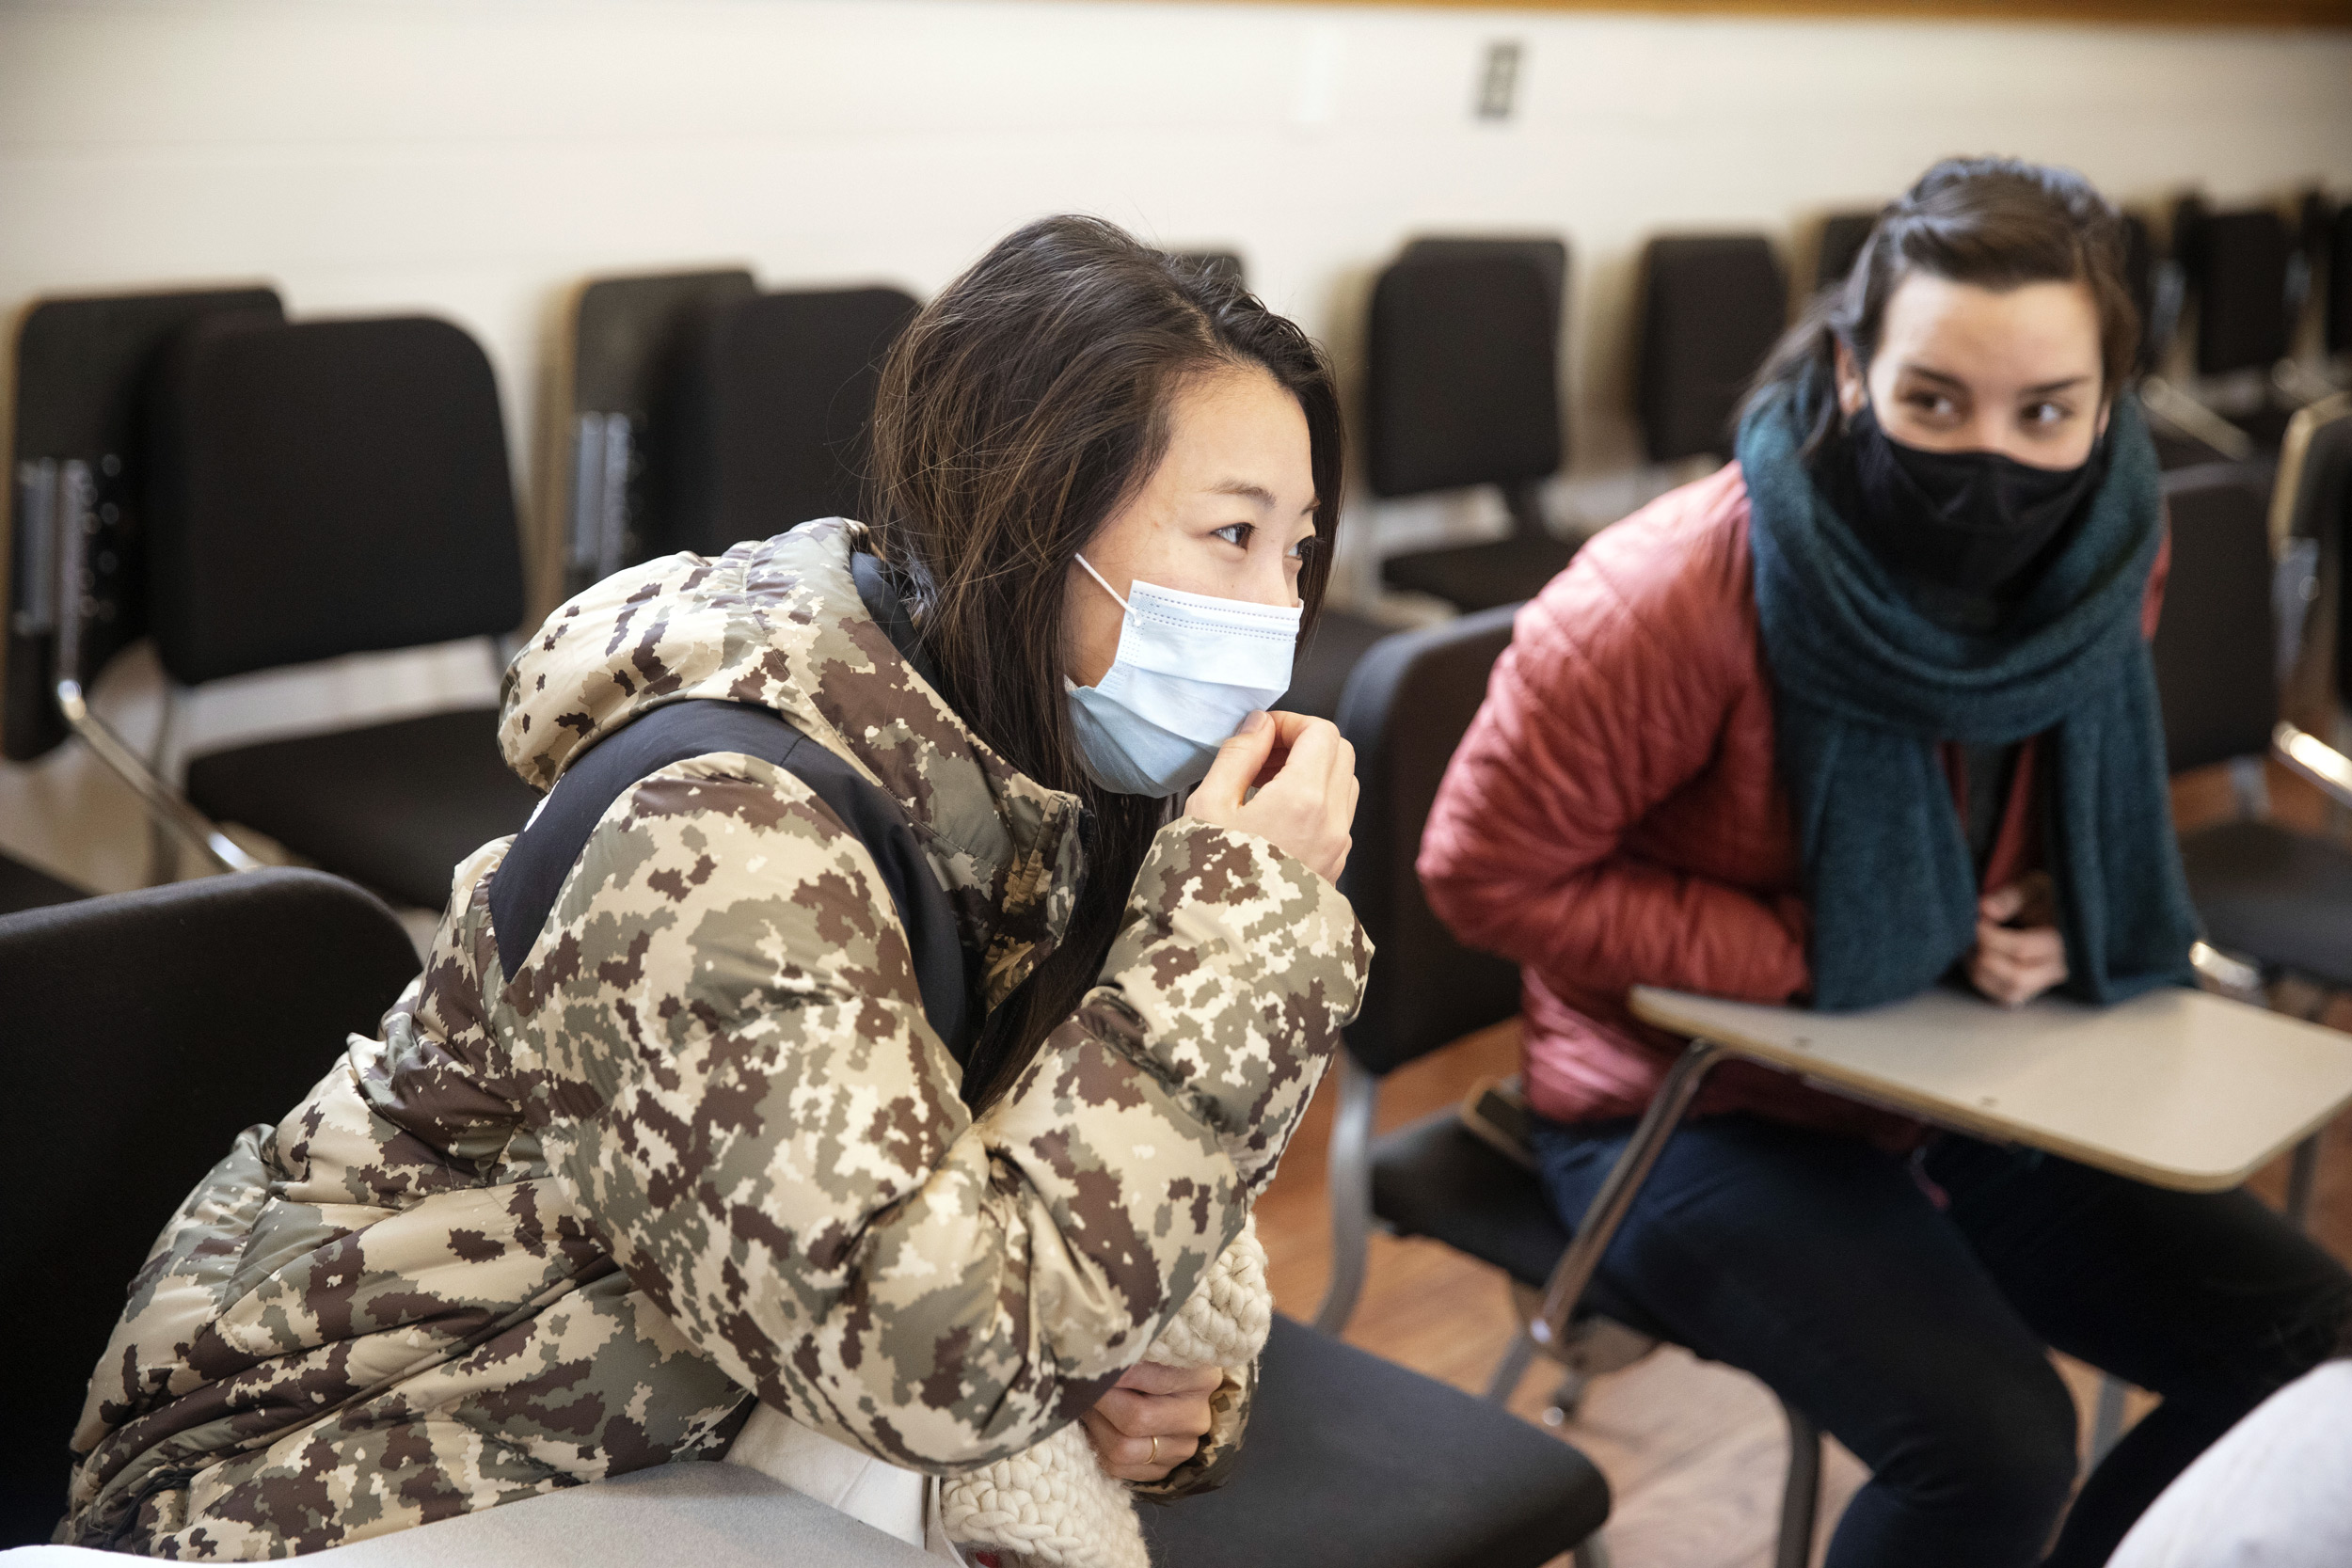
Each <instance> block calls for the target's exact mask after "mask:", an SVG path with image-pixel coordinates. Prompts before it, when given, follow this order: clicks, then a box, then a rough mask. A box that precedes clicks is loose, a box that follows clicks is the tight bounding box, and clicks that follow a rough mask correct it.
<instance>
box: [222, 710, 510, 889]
mask: <svg viewBox="0 0 2352 1568" xmlns="http://www.w3.org/2000/svg"><path fill="white" fill-rule="evenodd" d="M188 799H189V800H193V801H194V802H195V803H196V807H197V809H198V810H199V811H201V812H203V813H204V814H205V815H206V816H210V817H212V818H213V819H214V820H215V821H219V822H238V823H242V824H244V825H245V826H246V827H248V828H252V829H254V830H256V831H257V832H264V833H267V834H268V835H269V836H270V837H272V838H274V839H276V840H277V841H278V843H280V844H282V845H284V846H285V847H287V848H289V849H291V850H293V851H294V853H295V854H297V855H300V856H302V857H303V858H304V859H306V860H310V861H314V862H316V863H318V864H320V865H322V866H325V867H326V869H327V870H329V871H333V872H336V873H338V874H339V875H342V876H345V877H348V878H350V879H352V880H354V881H356V882H362V883H365V884H366V885H367V886H369V887H372V888H373V889H375V890H376V891H377V892H379V893H382V894H384V895H386V896H388V897H389V898H391V899H393V900H395V901H397V902H400V903H404V904H409V905H413V906H415V907H416V908H419V909H426V910H437V909H439V908H440V907H441V906H442V905H443V904H444V903H446V902H448V899H449V879H450V873H451V871H452V870H453V869H454V868H455V866H456V864H457V863H458V862H459V861H461V860H463V859H464V858H465V857H466V856H468V855H469V854H471V853H473V851H474V850H476V849H478V848H480V847H482V846H483V845H485V844H486V843H488V842H489V841H490V840H491V839H494V838H498V837H501V836H502V835H504V834H507V833H511V832H517V831H518V830H520V829H521V827H522V825H523V820H524V819H525V818H526V817H528V816H530V815H531V812H532V807H533V806H535V805H537V804H538V803H539V793H538V791H536V790H534V789H532V787H531V786H530V785H529V784H525V783H523V782H522V780H520V779H518V778H516V776H515V774H514V773H513V772H512V771H511V770H510V769H509V768H507V766H506V764H505V762H504V760H503V759H501V757H500V755H499V749H498V712H497V710H496V709H494V708H466V709H460V710H458V711H456V712H453V713H433V714H427V715H425V716H424V717H422V718H421V719H402V720H398V721H394V722H392V723H389V724H374V725H370V726H369V727H367V728H365V729H357V730H336V731H332V732H330V733H328V734H326V735H306V736H296V737H295V738H294V739H291V740H270V741H263V742H262V743H261V744H259V745H254V746H240V747H237V748H235V749H233V750H230V751H226V752H211V753H210V754H208V755H205V756H200V757H198V758H196V759H195V760H194V761H192V762H190V763H189V764H188Z"/></svg>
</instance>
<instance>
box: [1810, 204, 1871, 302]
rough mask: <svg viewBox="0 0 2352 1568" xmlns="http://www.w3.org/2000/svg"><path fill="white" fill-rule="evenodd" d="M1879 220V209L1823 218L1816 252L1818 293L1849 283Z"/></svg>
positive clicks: (1815, 263) (1814, 283)
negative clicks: (1871, 231) (1877, 211)
mask: <svg viewBox="0 0 2352 1568" xmlns="http://www.w3.org/2000/svg"><path fill="white" fill-rule="evenodd" d="M1878 223H1879V215H1878V214H1876V213H1875V212H1871V213H1862V212H1853V213H1832V214H1829V216H1827V217H1825V218H1823V219H1822V220H1821V229H1820V235H1819V237H1818V239H1817V240H1816V242H1815V245H1814V251H1813V292H1814V293H1820V292H1821V291H1822V290H1824V289H1836V288H1843V287H1844V286H1845V282H1846V278H1847V276H1848V275H1849V274H1851V272H1852V271H1853V264H1854V263H1855V262H1856V261H1860V260H1861V259H1862V247H1863V246H1864V245H1867V244H1868V243H1869V239H1870V230H1873V229H1876V228H1877V227H1878Z"/></svg>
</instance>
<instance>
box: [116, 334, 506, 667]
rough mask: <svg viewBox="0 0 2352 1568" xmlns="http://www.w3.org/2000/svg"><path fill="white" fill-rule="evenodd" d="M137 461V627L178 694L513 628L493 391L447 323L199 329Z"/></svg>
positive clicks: (471, 346)
mask: <svg viewBox="0 0 2352 1568" xmlns="http://www.w3.org/2000/svg"><path fill="white" fill-rule="evenodd" d="M149 456H150V463H149V474H148V519H149V527H150V536H149V572H148V578H147V592H148V605H149V613H150V617H151V621H152V623H153V625H154V628H155V645H156V651H157V653H158V654H159V655H160V656H161V657H162V659H163V664H164V668H165V669H166V670H167V671H168V672H170V673H171V675H172V677H173V678H174V679H176V680H180V681H184V682H187V683H188V684H190V685H194V684H196V683H198V682H201V681H208V680H215V679H218V678H219V677H221V676H224V675H235V674H242V673H246V671H250V670H264V669H269V668H272V667H275V666H278V665H284V664H300V663H306V662H308V661H310V660H312V659H321V658H332V657H336V656H338V655H342V654H352V653H364V652H368V651H371V650H374V649H386V648H408V647H418V646H421V645H423V644H426V643H431V642H447V641H455V640H456V639H459V638H465V637H482V636H490V635H495V634H497V633H501V632H506V631H512V630H513V629H515V627H516V626H518V625H519V624H520V623H521V621H522V617H523V580H522V541H521V539H520V537H519V536H518V534H517V532H516V518H515V492H514V483H513V480H512V478H511V476H510V474H509V472H508V468H507V459H506V428H505V424H504V422H503V420H501V415H500V412H499V399H498V385H497V382H496V380H495V379H494V378H493V376H492V374H491V372H490V361H489V359H488V358H487V357H486V356H485V355H484V354H483V352H482V347H481V345H480V344H479V343H477V342H475V341H473V339H472V338H471V337H470V336H469V335H468V334H467V333H466V331H465V330H464V329H463V328H462V327H458V326H455V325H452V324H451V323H448V322H445V321H437V320H434V319H431V318H429V317H421V316H406V317H389V318H382V319H377V320H370V321H319V322H298V323H294V324H291V325H290V324H288V323H285V322H281V321H275V320H270V319H267V318H262V317H250V316H213V317H207V318H205V319H203V320H201V321H199V322H197V323H195V324H193V325H190V326H188V327H187V328H186V329H184V330H183V332H182V333H181V334H180V336H179V338H178V340H177V341H175V342H174V343H173V344H172V347H171V349H170V350H169V352H168V353H167V356H166V358H165V362H164V365H163V369H162V372H161V373H160V375H159V377H158V380H157V384H156V388H155V393H154V428H153V436H152V440H151V450H150V454H149Z"/></svg>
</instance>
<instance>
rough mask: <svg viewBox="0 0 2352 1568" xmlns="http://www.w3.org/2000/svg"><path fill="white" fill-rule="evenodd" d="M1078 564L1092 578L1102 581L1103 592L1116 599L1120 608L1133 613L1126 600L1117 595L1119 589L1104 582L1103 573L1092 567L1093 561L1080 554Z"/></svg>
mask: <svg viewBox="0 0 2352 1568" xmlns="http://www.w3.org/2000/svg"><path fill="white" fill-rule="evenodd" d="M1078 564H1079V565H1081V566H1084V567H1085V568H1086V569H1087V576H1089V577H1090V578H1093V579H1094V580H1095V581H1097V582H1101V583H1103V592H1104V593H1105V594H1109V595H1110V596H1111V597H1112V598H1113V599H1114V600H1117V602H1118V605H1119V608H1120V609H1121V610H1127V612H1128V613H1129V614H1131V615H1132V614H1134V613H1135V611H1134V610H1131V609H1129V607H1128V604H1127V601H1126V600H1124V599H1121V598H1120V597H1119V590H1118V589H1116V588H1113V587H1112V586H1111V585H1110V584H1109V583H1107V582H1104V580H1103V574H1102V573H1100V572H1098V571H1096V570H1095V569H1094V562H1091V561H1089V560H1088V559H1087V558H1086V557H1085V556H1083V555H1082V556H1080V557H1078Z"/></svg>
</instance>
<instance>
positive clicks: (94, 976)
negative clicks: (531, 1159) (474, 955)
mask: <svg viewBox="0 0 2352 1568" xmlns="http://www.w3.org/2000/svg"><path fill="white" fill-rule="evenodd" d="M417 968H418V964H417V952H416V949H415V948H414V947H413V946H411V945H410V944H409V941H408V937H407V933H406V932H405V931H404V930H403V929H402V927H401V925H400V922H399V921H398V920H397V919H395V918H394V917H393V915H392V912H391V911H389V910H388V909H386V908H385V907H384V906H383V905H382V904H381V903H379V902H377V900H376V899H375V898H373V896H371V895H368V894H366V893H364V892H362V891H360V890H359V889H358V888H357V887H354V886H353V885H352V884H351V883H349V882H346V881H343V880H342V879H338V878H334V877H329V876H326V875H325V874H323V873H321V872H316V871H304V870H281V869H272V870H264V871H257V872H254V873H252V874H251V875H249V876H243V877H208V878H203V879H199V880H196V881H189V882H177V883H173V884H170V885H168V886H165V887H159V888H149V889H146V890H144V891H142V892H138V893H125V894H116V895H109V896H105V897H99V898H86V899H82V900H80V901H78V902H74V903H66V904H58V905H56V906H54V907H52V908H47V909H37V910H31V911H24V912H23V913H19V914H11V915H6V916H0V997H5V998H6V1002H5V1005H0V1063H5V1064H6V1070H7V1074H8V1093H7V1094H5V1095H0V1146H5V1147H6V1148H8V1150H9V1151H10V1155H11V1164H10V1167H9V1180H8V1188H7V1195H6V1198H5V1200H4V1201H0V1213H5V1215H6V1216H7V1218H6V1221H5V1224H6V1227H7V1241H6V1243H5V1245H6V1251H7V1256H8V1259H9V1268H10V1273H11V1278H10V1283H9V1289H8V1291H6V1292H5V1294H0V1334H5V1335H6V1336H7V1339H8V1343H11V1344H14V1345H18V1346H21V1347H37V1349H33V1350H31V1351H30V1352H29V1353H28V1354H19V1355H18V1356H17V1357H16V1358H15V1362H14V1364H13V1365H12V1366H11V1367H10V1368H9V1370H8V1419H7V1420H6V1421H5V1422H0V1546H14V1545H23V1544H33V1543H37V1542H44V1541H47V1540H48V1539H49V1533H50V1531H51V1529H52V1528H54V1527H55V1526H56V1523H57V1521H58V1519H59V1518H61V1517H62V1516H63V1515H64V1513H65V1488H66V1476H67V1472H68V1470H69V1468H70V1467H71V1456H70V1455H69V1454H68V1452H67V1449H66V1441H67V1439H68V1437H69V1436H71V1434H72V1431H73V1425H74V1422H75V1421H76V1420H77V1419H78V1418H80V1416H81V1411H82V1400H83V1397H84V1395H85V1393H86V1392H87V1386H88V1381H89V1374H90V1370H91V1369H92V1368H93V1367H95V1366H96V1365H97V1363H98V1358H99V1356H100V1355H101V1354H103V1352H104V1350H105V1348H106V1340H107V1337H108V1336H109V1335H110V1334H111V1333H112V1332H113V1330H114V1323H115V1319H116V1318H117V1317H118V1316H119V1314H120V1313H121V1310H122V1304H123V1292H124V1290H125V1288H126V1287H127V1286H128V1284H129V1282H130V1280H131V1277H132V1275H135V1274H136V1273H138V1270H139V1266H140V1264H141V1263H142V1262H143V1261H144V1260H145V1259H146V1257H147V1254H148V1250H149V1248H150V1247H151V1246H152V1245H153V1243H154V1242H155V1240H156V1237H157V1234H158V1232H159V1231H160V1230H161V1229H162V1227H163V1225H164V1223H165V1221H167V1219H169V1218H170V1216H171V1214H172V1213H173V1212H174V1211H175V1210H176V1209H177V1208H178V1207H179V1205H180V1202H181V1200H182V1199H183V1198H184V1197H185V1196H187V1194H188V1191H189V1189H190V1188H192V1187H194V1186H195V1185H196V1183H197V1181H198V1180H199V1178H201V1177H202V1176H203V1175H204V1173H205V1172H206V1171H207V1170H210V1169H211V1168H212V1167H213V1165H214V1164H216V1163H217V1162H218V1161H219V1160H220V1159H221V1158H222V1156H224V1155H226V1154H227V1153H228V1152H229V1149H230V1144H231V1143H232V1142H234V1141H235V1139H236V1136H237V1134H238V1133H239V1132H242V1131H243V1130H244V1129H246V1128H247V1127H251V1126H253V1125H255V1124H256V1123H260V1122H275V1121H276V1120H277V1119H278V1117H282V1116H284V1115H285V1114H286V1113H287V1112H288V1111H291V1110H292V1109H294V1106H295V1105H296V1104H297V1103H298V1102H299V1101H301V1099H302V1097H303V1096H304V1095H306V1094H308V1093H309V1092H310V1088H311V1086H312V1085H315V1084H316V1083H317V1082H318V1080H319V1078H320V1076H321V1075H322V1074H324V1073H325V1072H326V1070H327V1069H329V1068H331V1067H333V1066H334V1065H335V1064H336V1062H337V1061H339V1060H340V1059H341V1057H342V1052H343V1046H344V1041H345V1038H346V1037H348V1036H350V1035H351V1034H353V1033H358V1034H363V1035H372V1034H373V1033H374V1032H375V1028H376V1025H377V1022H378V1021H379V1020H380V1019H381V1018H382V1016H383V1013H384V1010H385V1009H386V1008H387V1007H389V1006H390V1005H391V1004H392V1002H393V1000H394V999H395V998H397V997H398V995H399V994H400V991H401V989H402V988H403V987H405V985H406V984H407V983H408V981H409V979H410V978H411V977H412V976H414V975H415V974H416V973H417Z"/></svg>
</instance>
